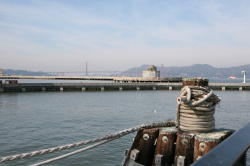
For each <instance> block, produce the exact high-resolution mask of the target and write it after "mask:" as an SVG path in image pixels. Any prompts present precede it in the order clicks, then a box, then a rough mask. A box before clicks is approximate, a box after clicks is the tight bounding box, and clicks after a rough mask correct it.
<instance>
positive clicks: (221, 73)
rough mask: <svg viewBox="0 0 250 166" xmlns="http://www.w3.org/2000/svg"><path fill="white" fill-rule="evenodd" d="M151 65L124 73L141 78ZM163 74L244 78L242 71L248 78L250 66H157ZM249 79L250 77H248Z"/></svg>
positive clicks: (124, 73) (123, 73) (162, 75)
mask: <svg viewBox="0 0 250 166" xmlns="http://www.w3.org/2000/svg"><path fill="white" fill-rule="evenodd" d="M148 66H150V65H142V66H139V67H135V68H131V69H129V70H127V71H124V72H122V75H126V76H141V73H142V71H143V70H145V69H147V67H148ZM156 67H157V69H158V70H160V72H161V77H206V78H222V79H225V78H228V77H230V76H234V77H238V78H242V73H241V71H243V70H244V71H246V74H247V76H249V75H250V64H248V65H241V66H234V67H225V68H218V67H213V66H211V65H208V64H194V65H191V66H181V67H177V66H170V67H165V66H156ZM248 78H249V77H248Z"/></svg>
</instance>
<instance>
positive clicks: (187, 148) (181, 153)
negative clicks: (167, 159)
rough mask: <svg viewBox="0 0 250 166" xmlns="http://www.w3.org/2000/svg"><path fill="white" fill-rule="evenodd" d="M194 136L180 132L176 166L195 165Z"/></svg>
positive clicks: (177, 141) (177, 142)
mask: <svg viewBox="0 0 250 166" xmlns="http://www.w3.org/2000/svg"><path fill="white" fill-rule="evenodd" d="M193 154H194V134H192V133H186V132H183V133H181V132H179V133H178V134H177V140H176V149H175V162H174V165H175V166H188V165H190V164H192V163H193Z"/></svg>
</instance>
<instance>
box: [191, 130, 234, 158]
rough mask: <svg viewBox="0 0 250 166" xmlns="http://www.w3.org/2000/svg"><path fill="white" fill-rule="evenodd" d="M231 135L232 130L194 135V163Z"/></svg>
mask: <svg viewBox="0 0 250 166" xmlns="http://www.w3.org/2000/svg"><path fill="white" fill-rule="evenodd" d="M232 133H233V130H228V129H217V130H214V131H212V132H209V133H198V134H196V135H195V141H194V142H195V143H194V161H196V160H198V159H199V158H201V157H202V156H204V155H205V154H207V153H208V152H209V151H210V150H212V149H213V148H214V147H215V146H217V145H218V144H219V143H220V142H222V141H223V140H224V139H226V138H227V137H228V136H230V135H231V134H232Z"/></svg>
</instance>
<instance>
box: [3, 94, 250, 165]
mask: <svg viewBox="0 0 250 166" xmlns="http://www.w3.org/2000/svg"><path fill="white" fill-rule="evenodd" d="M216 93H217V94H218V95H219V96H220V97H222V102H221V103H220V105H219V106H218V107H217V112H216V123H217V127H225V128H232V129H239V128H240V127H242V126H243V125H245V124H247V123H248V122H249V119H250V118H249V117H250V92H244V91H243V92H238V91H225V92H221V91H216ZM178 95H179V92H178V91H123V92H84V93H83V92H61V93H60V92H44V93H42V92H38V93H4V94H0V126H1V127H0V134H1V135H0V156H6V155H11V154H15V153H22V152H28V151H33V150H37V149H42V148H48V147H52V146H57V145H63V144H68V143H72V142H75V141H80V140H86V139H89V138H94V137H98V136H102V135H103V134H106V133H110V132H115V131H118V130H121V129H125V128H128V127H132V126H134V125H138V124H141V123H144V122H152V121H161V120H166V119H174V118H175V111H176V97H177V96H178ZM155 110H156V113H155ZM133 137H134V135H133V134H132V135H128V136H126V137H123V138H121V139H119V140H116V141H113V142H110V143H108V144H106V145H102V146H100V147H98V148H96V149H92V150H90V151H87V152H84V153H80V154H77V155H74V156H71V157H69V158H67V159H63V160H59V161H56V162H53V163H52V164H50V165H53V166H61V165H69V166H97V165H103V166H114V165H121V162H122V160H123V156H124V155H123V154H124V150H125V149H128V148H129V147H130V145H131V143H132V138H133ZM64 152H65V151H64ZM66 152H67V151H66ZM60 154H62V153H60V152H57V153H53V154H52V155H51V154H49V155H43V156H38V157H34V158H30V159H24V160H18V161H11V162H6V164H2V165H3V166H6V165H8V166H14V165H29V164H32V163H36V162H38V161H43V160H45V159H48V158H51V157H54V156H58V155H60ZM248 160H249V159H248ZM0 165H1V164H0ZM248 165H249V162H248Z"/></svg>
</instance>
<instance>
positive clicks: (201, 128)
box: [177, 86, 220, 132]
mask: <svg viewBox="0 0 250 166" xmlns="http://www.w3.org/2000/svg"><path fill="white" fill-rule="evenodd" d="M219 102H220V99H219V97H218V96H217V95H215V94H214V93H213V91H212V90H211V89H210V88H209V87H200V86H185V87H183V88H182V90H181V94H180V97H178V98H177V103H178V106H177V126H178V128H179V129H180V130H181V131H192V132H209V131H211V130H213V129H214V128H215V119H214V113H215V106H216V104H218V103H219Z"/></svg>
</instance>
